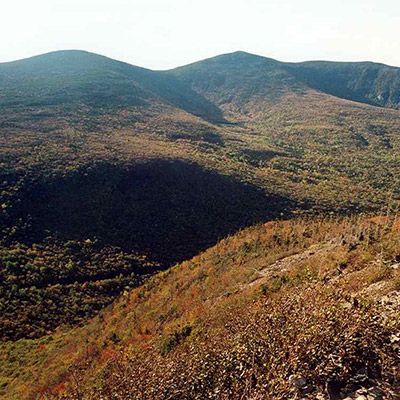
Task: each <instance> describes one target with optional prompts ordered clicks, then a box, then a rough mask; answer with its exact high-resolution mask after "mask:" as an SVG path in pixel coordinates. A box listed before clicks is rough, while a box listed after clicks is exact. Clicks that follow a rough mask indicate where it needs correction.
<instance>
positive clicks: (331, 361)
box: [0, 217, 400, 399]
mask: <svg viewBox="0 0 400 400" xmlns="http://www.w3.org/2000/svg"><path fill="white" fill-rule="evenodd" d="M399 235H400V230H399V220H398V218H397V217H390V218H388V217H374V218H371V217H369V218H367V217H363V218H360V217H354V218H345V219H334V218H319V219H305V220H304V219H300V220H299V219H298V220H292V221H282V222H269V223H266V224H263V225H258V226H255V227H252V228H249V229H246V230H243V231H241V232H239V233H238V234H236V235H234V236H231V237H229V238H227V239H225V240H223V241H221V242H220V243H218V244H217V245H216V246H215V247H213V248H211V249H209V250H207V251H206V252H204V253H202V254H200V255H198V256H196V257H195V258H193V259H192V260H189V261H186V262H184V263H182V264H180V265H177V266H175V267H174V268H172V269H170V270H168V271H166V272H162V273H160V274H158V275H156V276H155V277H153V278H151V279H149V280H148V281H147V282H146V283H145V284H144V285H143V286H142V287H140V288H137V289H134V290H133V291H132V292H130V293H125V294H124V295H123V296H122V297H121V298H120V299H119V300H118V301H117V302H116V303H115V304H113V306H111V307H108V308H107V309H105V310H104V311H103V312H101V313H100V314H99V316H98V317H96V318H94V319H92V320H91V321H90V322H89V323H88V324H87V325H86V326H84V327H81V328H76V329H72V330H70V331H68V330H66V329H63V330H60V331H58V332H57V333H55V334H54V335H51V336H45V337H43V338H42V339H39V340H37V341H32V340H21V341H18V342H15V343H10V342H9V343H3V344H2V346H1V348H2V350H1V357H0V359H1V366H0V368H1V370H0V371H1V374H0V375H1V376H2V377H3V378H2V379H3V380H2V383H1V387H2V390H3V394H4V395H5V398H7V399H21V398H31V397H29V396H28V394H30V395H31V396H33V394H34V393H41V396H39V398H46V399H53V398H63V399H104V398H107V399H108V398H123V399H137V398H141V399H154V398H157V399H178V398H179V399H205V398H207V399H225V398H229V399H240V398H255V399H261V398H265V397H267V398H271V399H282V398H298V397H299V396H301V398H304V399H308V398H309V399H315V398H321V399H322V398H324V399H328V398H329V399H341V398H344V397H346V398H349V397H350V398H356V397H357V396H359V395H360V394H361V393H365V394H368V395H371V396H373V398H384V399H395V398H397V397H396V393H398V390H399V386H398V385H399V378H400V371H399V365H398V351H399V347H398V346H399V342H398V340H399V338H398V335H399V329H400V320H399V315H400V313H399V311H400V309H399V306H400V302H399V300H400V298H399V294H400V286H399V284H400V276H399V270H400V269H399V259H400V248H399V243H400V240H399V239H400V236H399ZM60 393H61V394H60ZM59 396H60V397H59ZM32 398H33V397H32Z"/></svg>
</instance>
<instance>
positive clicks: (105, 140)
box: [0, 51, 400, 341]
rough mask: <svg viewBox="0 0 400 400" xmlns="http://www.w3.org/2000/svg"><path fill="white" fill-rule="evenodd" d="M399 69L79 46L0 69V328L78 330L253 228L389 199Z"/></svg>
mask: <svg viewBox="0 0 400 400" xmlns="http://www.w3.org/2000/svg"><path fill="white" fill-rule="evenodd" d="M345 66H347V67H346V68H345ZM360 68H361V69H360ZM371 68H372V70H374V71H375V70H379V72H377V74H376V76H377V79H372V78H371V79H369V78H368V77H369V76H372V75H373V74H372V72H371V73H370V72H368V71H369V69H371ZM364 70H365V71H366V70H368V71H367V72H365V73H364V72H362V71H364ZM397 73H398V69H396V68H389V67H384V66H381V65H376V64H355V65H353V64H347V63H345V64H336V63H333V64H332V63H314V62H313V63H302V64H288V63H281V62H278V61H275V60H272V59H266V58H264V57H259V56H254V55H250V54H247V53H243V52H239V53H233V54H230V55H223V56H220V57H217V58H214V59H210V60H205V61H201V62H199V63H195V64H192V65H190V66H186V67H182V68H179V69H176V70H173V71H163V72H159V71H150V70H146V69H143V68H138V67H135V66H131V65H128V64H126V63H121V62H118V61H115V60H111V59H109V58H106V57H103V56H99V55H96V54H91V53H87V52H81V51H62V52H55V53H50V54H46V55H41V56H37V57H33V58H30V59H26V60H20V61H15V62H11V63H3V64H0V109H1V112H0V205H1V208H0V268H1V270H0V274H1V275H0V276H1V280H0V315H1V317H0V333H1V335H0V336H1V338H2V339H3V340H14V341H15V340H18V339H32V338H40V337H43V335H46V334H49V333H51V332H54V331H55V330H56V329H57V328H60V327H63V326H78V325H82V324H84V323H85V321H87V319H88V318H91V317H92V316H94V315H96V314H97V313H98V312H99V310H101V309H102V308H104V307H106V306H107V305H109V304H111V303H112V302H113V300H114V299H115V298H117V297H118V296H119V295H120V294H121V293H123V292H124V291H127V290H130V289H131V288H133V287H135V286H137V285H139V284H141V283H142V282H143V280H144V279H147V278H148V276H149V275H152V274H154V273H155V272H157V271H159V270H166V269H168V268H169V267H171V266H173V265H174V264H176V263H180V262H182V261H184V260H187V259H190V258H192V257H193V256H195V255H197V254H199V253H200V252H201V251H204V250H205V249H207V248H209V247H210V246H212V245H214V244H216V243H217V242H218V241H219V240H221V239H222V238H224V237H226V236H229V235H232V234H233V233H235V232H237V231H238V230H240V229H242V228H244V227H248V226H251V225H253V224H256V223H261V222H265V221H268V220H276V219H290V218H293V217H295V216H298V215H320V214H327V213H329V214H338V215H347V214H355V213H360V212H367V213H372V212H373V213H380V212H382V211H383V212H386V211H387V209H388V207H389V209H396V207H398V201H399V198H400V193H399V181H398V179H399V174H398V166H399V163H400V136H399V132H400V118H399V110H397V109H395V108H390V107H395V106H396V104H395V103H396V101H397V100H396V99H397V97H396V96H397V94H398V93H399V92H398V91H397V89H396V82H397V81H396V79H397V78H396V76H397V75H396V74H397ZM371 74H372V75H371ZM389 75H390V76H391V77H392V75H393V79H392V78H391V79H390V80H389V78H388V76H389ZM311 78H312V79H311ZM378 78H379V79H378ZM381 78H382V80H380V79H381ZM310 80H312V82H310ZM389 81H390V82H389ZM329 82H331V83H330V84H329V85H330V86H329V85H328V83H329ZM332 82H337V85H336V86H335V88H332ZM322 84H324V85H328V86H329V87H328V86H326V87H325V86H324V87H323V86H322ZM392 84H393V85H392ZM388 85H392V86H390V88H389V87H388ZM344 88H348V89H346V90H347V91H346V92H344V91H345V89H344ZM333 89H335V90H337V92H335V93H334V92H333ZM381 89H382V90H383V91H381ZM384 92H385V93H386V92H387V93H390V95H388V96H387V97H384V98H385V99H387V102H386V100H385V103H381V104H379V105H381V106H387V107H376V106H374V105H371V104H364V103H361V102H360V101H362V102H364V101H365V102H367V100H368V99H369V100H368V102H369V103H372V104H377V103H376V102H375V103H374V101H375V100H376V98H377V97H376V96H379V95H381V94H382V93H384ZM396 93H397V94H396ZM332 94H335V96H333V95H332ZM339 95H340V96H342V97H347V98H349V99H350V100H348V99H344V98H340V97H337V96H339ZM357 96H358V97H357ZM382 96H383V94H382ZM385 96H386V95H385ZM361 97H362V98H361ZM366 99H367V100H366ZM374 99H375V100H374ZM389 99H390V100H389ZM354 100H358V102H356V101H354ZM46 310H51V311H49V312H46ZM54 310H58V312H57V313H56V312H54ZM15 314H17V318H15Z"/></svg>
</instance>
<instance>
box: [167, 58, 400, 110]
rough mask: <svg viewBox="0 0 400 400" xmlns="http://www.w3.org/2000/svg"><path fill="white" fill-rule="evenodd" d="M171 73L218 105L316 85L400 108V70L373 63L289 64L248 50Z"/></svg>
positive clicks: (310, 87) (374, 103) (362, 99)
mask: <svg viewBox="0 0 400 400" xmlns="http://www.w3.org/2000/svg"><path fill="white" fill-rule="evenodd" d="M169 73H170V74H171V75H173V76H176V77H177V78H179V79H181V80H183V81H184V82H186V83H188V84H190V85H191V87H192V88H193V89H194V90H196V91H197V92H199V93H201V94H203V95H204V96H206V97H207V98H208V99H210V100H212V101H214V102H215V103H217V104H226V103H232V102H234V103H237V104H238V105H243V104H244V103H245V102H247V101H250V100H254V99H255V98H258V99H261V100H264V99H265V98H274V97H276V96H279V95H281V94H282V93H284V92H286V91H302V90H307V89H315V90H319V91H321V92H324V93H327V94H331V95H334V96H337V97H341V98H344V99H348V100H353V101H358V102H363V103H367V104H371V105H376V106H383V107H391V108H399V107H400V68H396V67H389V66H386V65H383V64H375V63H372V62H365V63H364V62H360V63H345V62H343V63H338V62H324V61H310V62H305V63H284V62H279V61H276V60H273V59H270V58H265V57H261V56H256V55H253V54H249V53H245V52H235V53H231V54H224V55H221V56H217V57H214V58H210V59H207V60H203V61H199V62H195V63H193V64H190V65H186V66H183V67H179V68H176V69H173V70H171V71H169Z"/></svg>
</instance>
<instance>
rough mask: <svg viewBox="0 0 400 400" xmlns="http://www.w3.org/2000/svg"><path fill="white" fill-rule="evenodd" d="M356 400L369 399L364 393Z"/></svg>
mask: <svg viewBox="0 0 400 400" xmlns="http://www.w3.org/2000/svg"><path fill="white" fill-rule="evenodd" d="M356 400H367V397H366V396H364V395H363V394H362V395H361V396H357V397H356Z"/></svg>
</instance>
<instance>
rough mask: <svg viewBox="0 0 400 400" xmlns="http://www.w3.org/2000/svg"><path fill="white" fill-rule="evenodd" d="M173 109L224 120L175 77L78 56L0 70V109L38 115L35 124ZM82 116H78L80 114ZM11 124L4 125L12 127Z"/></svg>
mask: <svg viewBox="0 0 400 400" xmlns="http://www.w3.org/2000/svg"><path fill="white" fill-rule="evenodd" d="M155 104H159V105H161V106H162V105H164V106H165V105H166V104H168V105H172V106H175V107H178V108H182V109H184V110H186V111H188V112H189V113H193V114H195V115H200V116H201V117H203V118H205V119H211V120H217V121H218V120H220V119H221V116H220V112H219V110H218V109H217V108H216V107H214V106H213V105H212V104H210V103H209V102H208V101H207V100H205V99H204V98H202V97H201V96H200V95H198V94H197V93H195V92H193V91H192V90H191V89H190V88H189V87H188V86H186V85H184V84H182V83H181V82H179V81H177V80H176V79H174V78H173V77H167V76H165V75H162V74H160V73H157V72H155V71H151V70H147V69H145V68H139V67H135V66H132V65H130V64H126V63H123V62H120V61H116V60H112V59H110V58H107V57H104V56H100V55H97V54H93V53H88V52H84V51H78V50H69V51H57V52H53V53H48V54H44V55H40V56H35V57H32V58H29V59H25V60H19V61H14V62H9V63H2V64H0V108H1V109H2V110H5V109H11V110H13V111H14V112H21V111H22V112H24V111H26V110H27V109H28V110H32V109H36V110H37V111H38V112H37V113H36V118H46V117H49V115H48V114H47V113H43V112H39V111H43V110H42V109H43V108H44V107H49V108H52V109H53V108H55V107H56V110H57V112H56V113H52V114H56V115H55V116H56V117H60V116H61V115H66V116H67V117H68V116H74V114H75V113H77V112H79V111H82V109H83V110H84V111H85V112H86V113H89V112H93V113H94V115H93V117H95V116H96V115H98V114H100V115H101V114H102V113H105V112H107V111H108V112H113V111H115V110H118V109H124V108H126V107H133V108H135V107H147V108H148V107H150V106H152V105H155ZM71 114H72V115H71ZM78 115H79V114H78ZM11 123H12V120H10V118H8V119H7V120H6V121H5V122H3V125H4V124H6V126H8V125H9V124H11Z"/></svg>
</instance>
